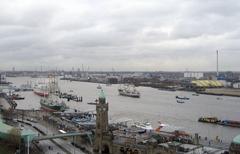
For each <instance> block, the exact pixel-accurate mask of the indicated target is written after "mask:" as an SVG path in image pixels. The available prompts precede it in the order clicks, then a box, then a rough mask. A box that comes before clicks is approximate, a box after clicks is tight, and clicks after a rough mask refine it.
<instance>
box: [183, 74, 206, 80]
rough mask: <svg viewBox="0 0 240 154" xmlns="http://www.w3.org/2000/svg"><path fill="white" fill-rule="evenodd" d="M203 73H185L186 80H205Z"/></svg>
mask: <svg viewBox="0 0 240 154" xmlns="http://www.w3.org/2000/svg"><path fill="white" fill-rule="evenodd" d="M203 75H204V74H203V73H202V72H184V78H195V79H201V78H203Z"/></svg>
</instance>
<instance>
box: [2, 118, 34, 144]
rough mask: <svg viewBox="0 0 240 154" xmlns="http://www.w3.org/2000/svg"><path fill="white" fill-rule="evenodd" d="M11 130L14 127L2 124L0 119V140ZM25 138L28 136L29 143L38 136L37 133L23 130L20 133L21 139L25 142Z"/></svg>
mask: <svg viewBox="0 0 240 154" xmlns="http://www.w3.org/2000/svg"><path fill="white" fill-rule="evenodd" d="M13 128H14V127H12V126H9V125H7V124H5V123H3V121H2V119H1V117H0V138H6V137H7V136H8V134H9V131H11V129H13ZM27 136H29V141H31V140H32V139H33V138H34V137H35V136H38V133H37V132H34V131H32V130H30V129H23V130H22V131H21V137H22V138H23V139H24V141H27Z"/></svg>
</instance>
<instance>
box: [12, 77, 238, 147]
mask: <svg viewBox="0 0 240 154" xmlns="http://www.w3.org/2000/svg"><path fill="white" fill-rule="evenodd" d="M7 80H8V81H10V82H12V83H13V84H14V85H15V86H20V85H21V84H26V83H27V82H30V81H32V82H36V80H38V81H39V80H42V79H36V78H29V77H17V78H8V79H7ZM58 84H59V86H60V89H61V91H62V92H69V91H70V90H72V91H73V92H72V93H73V94H77V95H79V96H82V97H83V102H74V101H69V102H67V101H65V102H66V104H67V105H68V106H69V107H70V108H76V109H78V110H81V111H93V110H95V106H93V105H88V104H87V102H94V100H95V99H96V98H97V97H98V94H99V90H98V89H97V86H98V84H96V83H87V82H74V81H73V82H70V81H64V80H59V82H58ZM118 87H119V85H111V86H106V85H102V88H103V90H104V92H105V94H106V98H107V102H108V103H109V119H110V120H117V119H122V118H129V119H132V120H134V121H146V120H147V121H150V122H151V123H152V125H153V127H155V128H156V127H157V126H158V121H161V123H164V124H166V125H167V126H166V127H165V128H163V130H168V131H171V130H175V129H179V130H185V131H187V132H190V133H199V135H201V136H202V137H205V136H207V137H208V138H212V139H215V137H216V136H218V137H219V138H220V139H222V140H223V141H225V142H230V141H231V140H232V138H233V137H235V136H236V135H238V134H240V128H232V127H224V126H219V125H212V124H205V123H199V122H198V118H199V117H201V116H215V117H218V118H219V119H229V120H240V98H237V97H225V96H221V97H220V99H217V98H219V96H210V95H199V96H192V92H183V91H176V92H171V91H161V90H158V89H154V88H149V87H137V89H138V90H139V91H140V93H141V98H139V99H138V98H130V97H124V96H119V95H118V90H117V89H118ZM20 94H21V95H22V96H24V97H25V100H20V101H17V103H18V106H17V108H19V109H33V108H34V109H39V108H40V103H39V101H40V97H39V96H37V95H35V94H34V93H33V92H21V93H20ZM177 95H178V96H186V97H189V98H190V100H189V101H186V102H185V103H184V104H179V103H176V98H175V97H176V96H177Z"/></svg>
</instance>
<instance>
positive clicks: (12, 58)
mask: <svg viewBox="0 0 240 154" xmlns="http://www.w3.org/2000/svg"><path fill="white" fill-rule="evenodd" d="M239 8H240V1H238V0H228V1H225V0H161V1H160V0H130V1H129V0H111V1H109V0H101V1H99V0H91V1H88V0H51V1H49V0H41V1H36V0H12V1H9V0H0V70H12V68H13V67H15V70H40V68H41V66H42V67H43V69H45V70H47V69H48V70H49V69H55V68H58V69H64V70H71V69H72V68H73V67H74V68H75V69H77V68H82V64H83V65H84V67H85V69H86V68H87V67H89V68H90V71H111V70H112V69H114V70H115V71H186V70H188V71H216V50H219V71H240V60H239V57H240V43H239V42H240V39H239V38H240V20H239V19H240V11H239Z"/></svg>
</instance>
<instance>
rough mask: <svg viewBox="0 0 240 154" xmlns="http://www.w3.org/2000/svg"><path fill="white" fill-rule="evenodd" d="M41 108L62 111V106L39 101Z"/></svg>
mask: <svg viewBox="0 0 240 154" xmlns="http://www.w3.org/2000/svg"><path fill="white" fill-rule="evenodd" d="M40 104H41V108H42V109H43V110H45V111H49V112H57V111H62V106H60V105H48V104H47V103H40Z"/></svg>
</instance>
